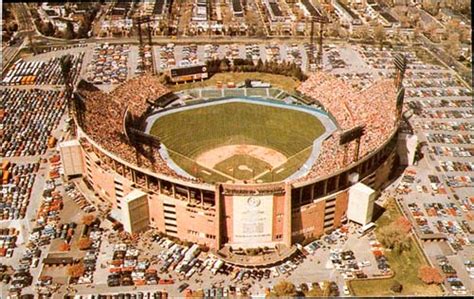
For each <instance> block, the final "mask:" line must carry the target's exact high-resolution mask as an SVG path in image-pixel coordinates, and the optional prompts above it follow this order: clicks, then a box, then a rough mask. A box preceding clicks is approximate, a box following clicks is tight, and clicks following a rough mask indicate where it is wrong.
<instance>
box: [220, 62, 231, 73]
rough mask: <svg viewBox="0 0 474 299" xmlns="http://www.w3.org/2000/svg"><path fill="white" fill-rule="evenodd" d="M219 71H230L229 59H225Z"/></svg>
mask: <svg viewBox="0 0 474 299" xmlns="http://www.w3.org/2000/svg"><path fill="white" fill-rule="evenodd" d="M219 70H220V71H221V72H226V71H228V70H229V64H228V62H227V59H223V60H222V61H221V64H220V65H219Z"/></svg>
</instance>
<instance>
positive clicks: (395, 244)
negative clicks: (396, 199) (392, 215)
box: [379, 223, 411, 253]
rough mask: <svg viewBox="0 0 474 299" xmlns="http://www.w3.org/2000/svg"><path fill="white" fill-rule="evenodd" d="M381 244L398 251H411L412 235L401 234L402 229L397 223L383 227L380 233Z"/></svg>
mask: <svg viewBox="0 0 474 299" xmlns="http://www.w3.org/2000/svg"><path fill="white" fill-rule="evenodd" d="M379 238H380V243H382V244H383V245H384V246H385V247H387V248H389V249H392V250H395V251H398V252H399V253H401V252H402V251H404V250H406V249H409V248H410V245H411V239H410V235H409V234H407V233H400V227H399V226H398V225H397V224H396V223H392V224H390V225H389V226H386V227H383V228H382V229H381V230H380V233H379Z"/></svg>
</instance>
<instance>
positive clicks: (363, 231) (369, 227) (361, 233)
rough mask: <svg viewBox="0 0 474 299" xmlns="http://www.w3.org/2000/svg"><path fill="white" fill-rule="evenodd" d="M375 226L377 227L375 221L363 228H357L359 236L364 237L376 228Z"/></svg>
mask: <svg viewBox="0 0 474 299" xmlns="http://www.w3.org/2000/svg"><path fill="white" fill-rule="evenodd" d="M375 227H376V225H375V223H373V222H370V223H367V224H366V225H364V226H362V227H361V228H359V229H358V230H357V237H359V238H362V237H363V236H365V235H366V234H368V233H369V232H371V231H372V230H374V229H375Z"/></svg>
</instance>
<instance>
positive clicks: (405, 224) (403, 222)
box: [395, 216, 412, 234]
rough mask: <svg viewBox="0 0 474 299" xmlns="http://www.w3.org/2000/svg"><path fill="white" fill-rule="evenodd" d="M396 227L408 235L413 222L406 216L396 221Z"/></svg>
mask: <svg viewBox="0 0 474 299" xmlns="http://www.w3.org/2000/svg"><path fill="white" fill-rule="evenodd" d="M395 225H396V226H397V227H398V228H399V229H400V231H401V232H402V233H404V234H408V233H409V232H410V230H411V226H412V225H411V222H410V220H408V219H407V218H406V217H404V216H400V217H399V218H398V219H397V220H395Z"/></svg>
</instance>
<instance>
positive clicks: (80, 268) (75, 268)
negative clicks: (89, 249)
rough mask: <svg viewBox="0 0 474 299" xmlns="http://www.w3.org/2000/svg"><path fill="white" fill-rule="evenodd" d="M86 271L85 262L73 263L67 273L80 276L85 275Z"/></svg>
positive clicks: (75, 276) (73, 276)
mask: <svg viewBox="0 0 474 299" xmlns="http://www.w3.org/2000/svg"><path fill="white" fill-rule="evenodd" d="M85 271H86V268H85V267H84V264H82V263H78V264H74V265H71V266H69V267H68V268H67V274H68V275H69V276H71V277H72V278H79V277H81V276H82V275H84V272H85Z"/></svg>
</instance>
